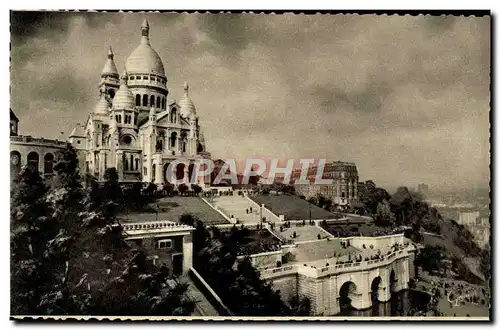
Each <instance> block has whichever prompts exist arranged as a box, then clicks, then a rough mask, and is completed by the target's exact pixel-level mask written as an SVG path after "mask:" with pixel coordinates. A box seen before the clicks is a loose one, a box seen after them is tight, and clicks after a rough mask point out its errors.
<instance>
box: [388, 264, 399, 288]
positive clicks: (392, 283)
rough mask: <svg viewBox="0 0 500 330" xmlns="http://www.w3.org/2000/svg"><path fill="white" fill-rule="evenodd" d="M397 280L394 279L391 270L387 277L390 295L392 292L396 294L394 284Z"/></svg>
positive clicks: (394, 274)
mask: <svg viewBox="0 0 500 330" xmlns="http://www.w3.org/2000/svg"><path fill="white" fill-rule="evenodd" d="M397 281H398V280H397V278H396V273H395V272H394V269H393V270H391V275H390V276H389V288H390V290H391V293H392V292H396V282H397Z"/></svg>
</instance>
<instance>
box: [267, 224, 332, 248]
mask: <svg viewBox="0 0 500 330" xmlns="http://www.w3.org/2000/svg"><path fill="white" fill-rule="evenodd" d="M274 233H275V234H276V236H278V237H280V238H282V239H283V241H285V242H287V243H295V242H305V241H313V240H318V239H323V238H327V237H331V235H329V234H328V233H327V232H325V231H324V230H323V229H321V228H319V227H317V226H315V225H314V222H313V223H312V225H311V224H309V223H308V222H306V224H305V225H303V224H302V223H300V222H299V223H290V222H288V223H285V224H283V225H276V226H275V227H274ZM294 233H295V235H294ZM318 235H319V237H318ZM294 236H295V237H294Z"/></svg>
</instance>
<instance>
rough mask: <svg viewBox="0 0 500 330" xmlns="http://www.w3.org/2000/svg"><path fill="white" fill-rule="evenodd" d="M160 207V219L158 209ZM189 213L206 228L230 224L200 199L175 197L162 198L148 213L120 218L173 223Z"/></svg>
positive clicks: (150, 207) (130, 213)
mask: <svg viewBox="0 0 500 330" xmlns="http://www.w3.org/2000/svg"><path fill="white" fill-rule="evenodd" d="M157 207H158V217H157V216H156V209H157ZM186 213H189V214H191V215H193V216H194V217H196V218H198V219H199V220H200V221H202V222H203V223H204V224H205V225H206V226H212V225H220V224H228V223H229V222H228V221H227V220H226V219H224V217H223V216H222V215H220V214H219V213H218V212H217V211H215V210H214V209H212V208H211V207H210V206H209V205H207V204H206V203H205V202H204V201H203V200H202V199H201V198H199V197H187V196H174V197H165V198H160V199H159V200H158V203H151V204H149V205H148V207H147V211H143V212H128V213H123V214H120V215H119V216H118V218H119V219H120V220H121V221H122V222H124V223H127V222H134V223H138V222H152V221H157V220H158V221H165V220H166V221H173V222H179V219H180V217H181V215H183V214H186Z"/></svg>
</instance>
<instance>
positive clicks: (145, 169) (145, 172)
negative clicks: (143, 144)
mask: <svg viewBox="0 0 500 330" xmlns="http://www.w3.org/2000/svg"><path fill="white" fill-rule="evenodd" d="M142 174H143V175H144V176H146V175H148V168H147V167H146V166H144V168H143V169H142Z"/></svg>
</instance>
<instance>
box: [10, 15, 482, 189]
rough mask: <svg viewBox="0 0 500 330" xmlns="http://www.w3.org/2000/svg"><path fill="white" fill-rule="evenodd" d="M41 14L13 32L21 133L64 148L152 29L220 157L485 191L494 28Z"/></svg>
mask: <svg viewBox="0 0 500 330" xmlns="http://www.w3.org/2000/svg"><path fill="white" fill-rule="evenodd" d="M16 15H17V16H16ZM36 15H37V16H35V17H34V18H35V19H31V20H30V21H24V22H21V21H20V20H19V19H20V18H23V17H24V19H26V17H27V16H23V15H22V14H19V13H18V14H15V15H14V16H13V20H12V21H11V24H12V27H11V29H12V40H11V41H12V45H11V50H12V53H11V97H12V100H11V107H12V108H13V110H14V111H15V113H16V115H17V116H18V117H19V118H20V120H21V123H22V124H21V128H20V129H21V131H22V132H23V134H26V135H33V136H38V137H46V138H59V139H62V138H64V139H65V138H67V136H68V135H69V132H70V131H71V128H72V126H73V125H74V124H75V123H76V122H80V123H83V122H84V121H85V118H86V116H87V114H88V113H89V111H90V110H91V109H93V107H94V106H95V104H96V103H97V101H98V91H97V84H98V82H99V72H100V70H101V69H102V66H103V65H104V62H105V59H106V52H107V49H108V46H112V47H113V51H114V53H115V60H116V64H117V66H118V70H119V71H120V72H122V71H123V67H124V62H125V58H126V56H127V55H128V54H129V53H130V51H131V50H132V48H133V47H134V45H135V44H136V43H137V42H138V36H137V27H138V26H139V25H140V23H141V21H142V19H144V18H147V19H148V20H149V21H150V23H151V43H152V44H153V45H154V47H155V49H156V50H157V51H158V53H159V55H160V57H161V58H162V59H163V61H164V63H165V69H166V74H167V77H168V79H169V81H168V83H167V86H168V88H169V91H170V93H169V100H170V101H172V100H173V99H176V100H178V99H179V98H180V97H181V96H182V88H183V83H184V81H188V82H189V85H190V86H191V90H190V96H191V98H192V99H193V101H194V103H195V105H196V107H197V110H198V114H199V116H200V120H201V122H202V123H203V126H204V128H205V138H206V141H207V146H208V149H209V150H210V151H211V152H212V154H213V155H214V158H237V159H244V158H247V157H256V156H261V157H263V156H265V157H267V158H275V157H279V158H286V157H289V158H299V157H302V158H305V157H310V158H328V159H329V160H342V161H353V162H355V163H356V164H357V166H358V168H359V173H360V180H362V181H364V180H368V179H371V180H373V181H375V182H376V183H377V185H380V186H386V187H388V188H394V187H395V186H399V185H408V186H415V185H416V184H418V183H420V182H425V183H426V184H429V188H430V189H432V188H442V187H451V188H463V187H466V186H470V187H474V186H487V185H488V184H489V177H490V175H489V163H490V158H489V102H490V101H489V85H490V81H489V72H490V67H489V65H490V49H489V47H490V40H489V39H490V28H489V17H484V18H481V17H470V18H467V17H451V16H449V17H430V16H427V17H424V16H422V15H420V16H418V17H409V16H385V17H384V16H376V15H364V16H357V15H335V16H330V15H324V16H321V17H317V16H303V15H294V14H288V15H280V16H269V15H266V16H263V15H230V14H229V15H230V17H229V16H228V17H225V16H224V17H223V16H222V15H218V16H210V15H195V14H149V13H147V14H144V15H137V14H134V15H127V14H122V13H113V14H111V13H108V14H104V13H95V14H88V13H80V14H76V13H73V14H68V13H58V14H57V13H49V14H44V13H37V14H36ZM32 18H33V16H32ZM389 26H390V27H391V29H388V27H389ZM368 27H369V29H368ZM312 37H314V39H313V38H312ZM437 69H439V70H437ZM60 132H65V134H64V135H61V134H60Z"/></svg>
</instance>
